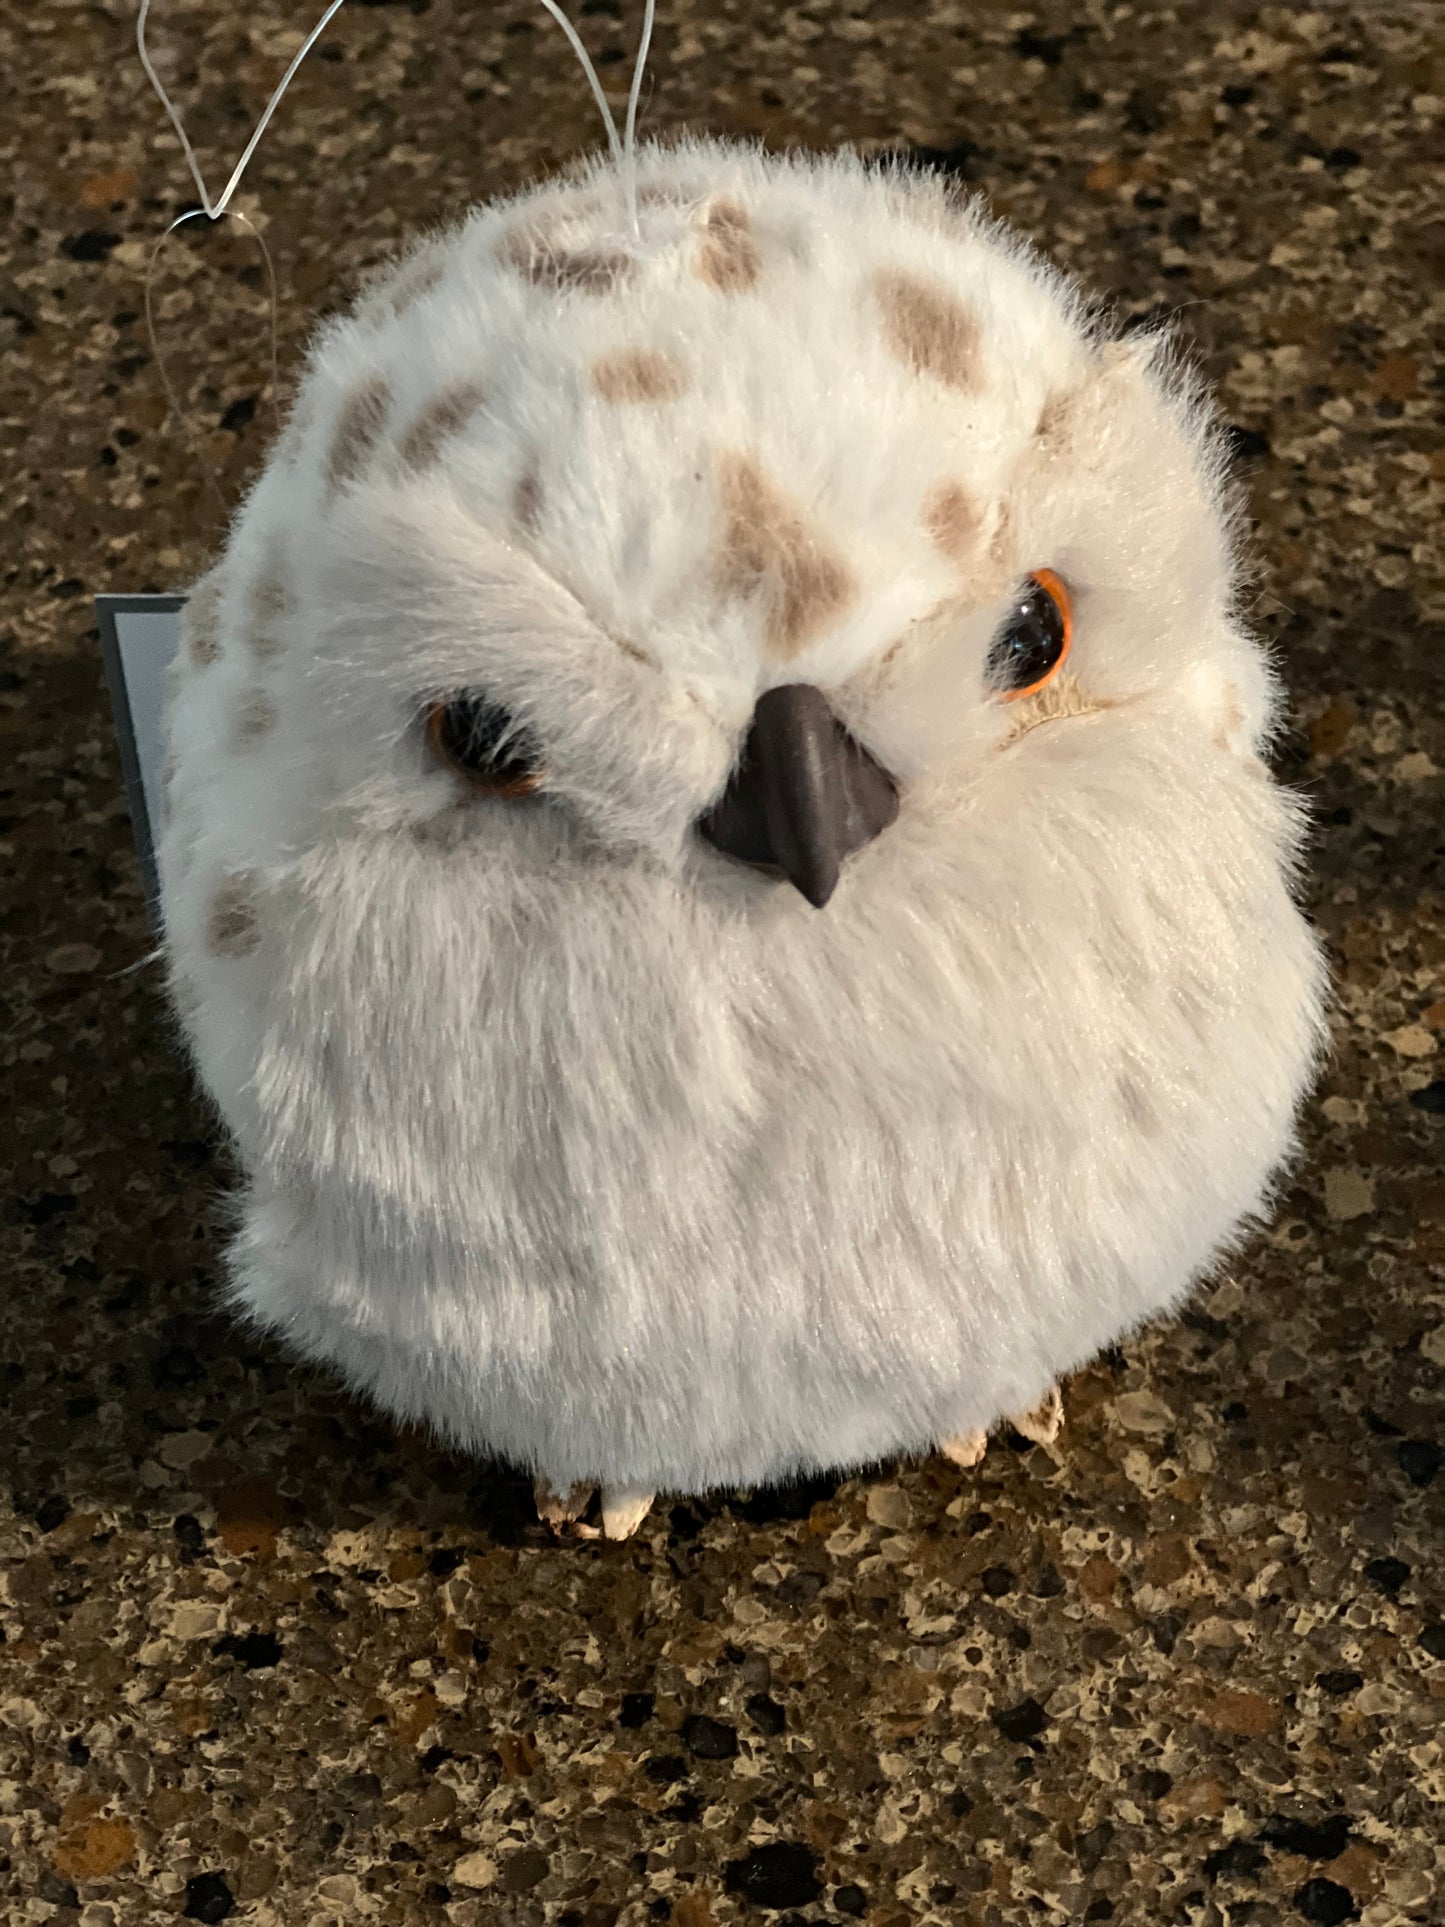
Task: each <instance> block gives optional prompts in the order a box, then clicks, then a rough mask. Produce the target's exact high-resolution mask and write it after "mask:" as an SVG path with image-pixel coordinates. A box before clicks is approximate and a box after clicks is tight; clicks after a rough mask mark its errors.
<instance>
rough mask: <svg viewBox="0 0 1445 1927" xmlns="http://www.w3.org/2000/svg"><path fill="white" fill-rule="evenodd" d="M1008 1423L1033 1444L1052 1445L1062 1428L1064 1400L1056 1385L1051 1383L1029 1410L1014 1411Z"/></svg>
mask: <svg viewBox="0 0 1445 1927" xmlns="http://www.w3.org/2000/svg"><path fill="white" fill-rule="evenodd" d="M1009 1424H1010V1425H1011V1426H1012V1427H1013V1429H1014V1430H1015V1431H1016V1432H1018V1433H1020V1434H1021V1435H1022V1436H1023V1437H1024V1438H1026V1439H1031V1440H1032V1441H1033V1443H1034V1444H1035V1445H1052V1444H1053V1442H1054V1440H1055V1439H1056V1438H1057V1437H1058V1436H1059V1433H1060V1432H1061V1431H1062V1430H1063V1425H1064V1401H1063V1397H1062V1395H1061V1394H1060V1392H1059V1388H1058V1386H1057V1385H1051V1386H1050V1387H1049V1389H1048V1391H1047V1392H1045V1393H1044V1395H1043V1397H1042V1398H1041V1399H1040V1400H1039V1402H1038V1404H1037V1405H1035V1406H1034V1408H1033V1410H1032V1411H1029V1412H1015V1413H1014V1414H1013V1416H1012V1417H1011V1418H1010V1419H1009Z"/></svg>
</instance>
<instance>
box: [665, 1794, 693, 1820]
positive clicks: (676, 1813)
mask: <svg viewBox="0 0 1445 1927" xmlns="http://www.w3.org/2000/svg"><path fill="white" fill-rule="evenodd" d="M702 1809H703V1801H702V1795H701V1794H698V1793H691V1792H689V1793H684V1794H682V1795H681V1797H680V1798H679V1799H676V1800H674V1801H673V1803H672V1805H671V1806H670V1807H664V1808H663V1809H662V1817H663V1819H664V1820H676V1821H678V1822H679V1823H680V1824H681V1825H683V1826H691V1825H692V1823H693V1821H694V1820H696V1819H699V1818H700V1817H701V1815H702Z"/></svg>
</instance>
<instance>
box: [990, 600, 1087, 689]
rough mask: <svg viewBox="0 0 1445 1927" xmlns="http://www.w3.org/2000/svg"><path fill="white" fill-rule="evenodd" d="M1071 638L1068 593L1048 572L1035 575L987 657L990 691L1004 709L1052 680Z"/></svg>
mask: <svg viewBox="0 0 1445 1927" xmlns="http://www.w3.org/2000/svg"><path fill="white" fill-rule="evenodd" d="M1073 634H1074V614H1073V608H1072V605H1071V604H1070V601H1069V592H1068V590H1067V589H1066V588H1065V587H1064V585H1063V583H1062V582H1061V581H1060V580H1059V578H1058V577H1057V576H1056V575H1055V574H1054V572H1053V570H1052V569H1035V570H1034V572H1033V574H1032V575H1031V576H1030V577H1029V578H1028V580H1027V581H1026V582H1024V583H1022V584H1021V585H1020V588H1019V592H1018V595H1017V597H1016V598H1015V600H1014V605H1013V607H1012V609H1011V610H1010V611H1009V614H1008V619H1007V621H1006V622H1005V623H1004V625H1003V627H1002V629H1000V630H999V632H998V635H997V636H996V637H995V639H994V644H993V647H992V649H990V651H989V656H988V681H989V685H990V687H991V688H993V689H995V690H996V691H997V692H998V694H999V695H1000V696H1002V698H1003V700H1004V701H1005V702H1010V703H1011V702H1017V700H1018V698H1019V697H1020V696H1032V695H1034V694H1035V693H1036V692H1037V691H1038V690H1040V689H1042V688H1043V686H1044V684H1045V683H1047V682H1050V681H1052V679H1053V678H1054V677H1055V676H1056V675H1057V674H1058V672H1059V669H1060V668H1061V667H1062V665H1063V662H1064V659H1065V657H1066V656H1067V655H1068V653H1069V644H1070V642H1071V641H1072V640H1073Z"/></svg>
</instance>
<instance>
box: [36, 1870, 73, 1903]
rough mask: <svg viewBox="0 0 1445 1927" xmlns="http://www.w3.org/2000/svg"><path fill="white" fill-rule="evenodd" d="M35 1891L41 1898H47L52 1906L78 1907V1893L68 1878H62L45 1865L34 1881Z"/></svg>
mask: <svg viewBox="0 0 1445 1927" xmlns="http://www.w3.org/2000/svg"><path fill="white" fill-rule="evenodd" d="M35 1891H36V1894H37V1895H38V1896H39V1898H40V1899H41V1900H48V1901H49V1902H50V1904H51V1906H52V1907H78V1906H79V1905H80V1895H79V1894H78V1893H77V1892H76V1891H75V1888H74V1887H73V1886H72V1885H71V1883H70V1882H69V1881H68V1880H62V1879H61V1878H60V1875H59V1874H58V1873H52V1872H51V1871H50V1869H49V1868H48V1867H47V1868H46V1870H45V1872H44V1873H43V1874H41V1876H40V1878H39V1879H38V1880H37V1881H36V1883H35Z"/></svg>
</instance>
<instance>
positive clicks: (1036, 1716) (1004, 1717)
mask: <svg viewBox="0 0 1445 1927" xmlns="http://www.w3.org/2000/svg"><path fill="white" fill-rule="evenodd" d="M989 1717H990V1719H992V1721H993V1723H994V1725H995V1726H996V1727H997V1728H998V1730H999V1732H1000V1733H1002V1734H1003V1736H1004V1738H1005V1739H1006V1740H1031V1739H1033V1738H1034V1737H1035V1736H1036V1735H1037V1734H1039V1733H1042V1732H1043V1730H1044V1728H1045V1727H1046V1726H1047V1725H1048V1723H1049V1716H1048V1714H1047V1713H1046V1712H1045V1711H1044V1709H1043V1707H1042V1706H1040V1705H1039V1703H1038V1701H1037V1700H1036V1699H1033V1698H1029V1699H1021V1700H1020V1701H1019V1703H1018V1705H1017V1706H1007V1707H1004V1708H1002V1709H1000V1710H996V1711H994V1712H993V1713H991V1714H990V1715H989Z"/></svg>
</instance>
